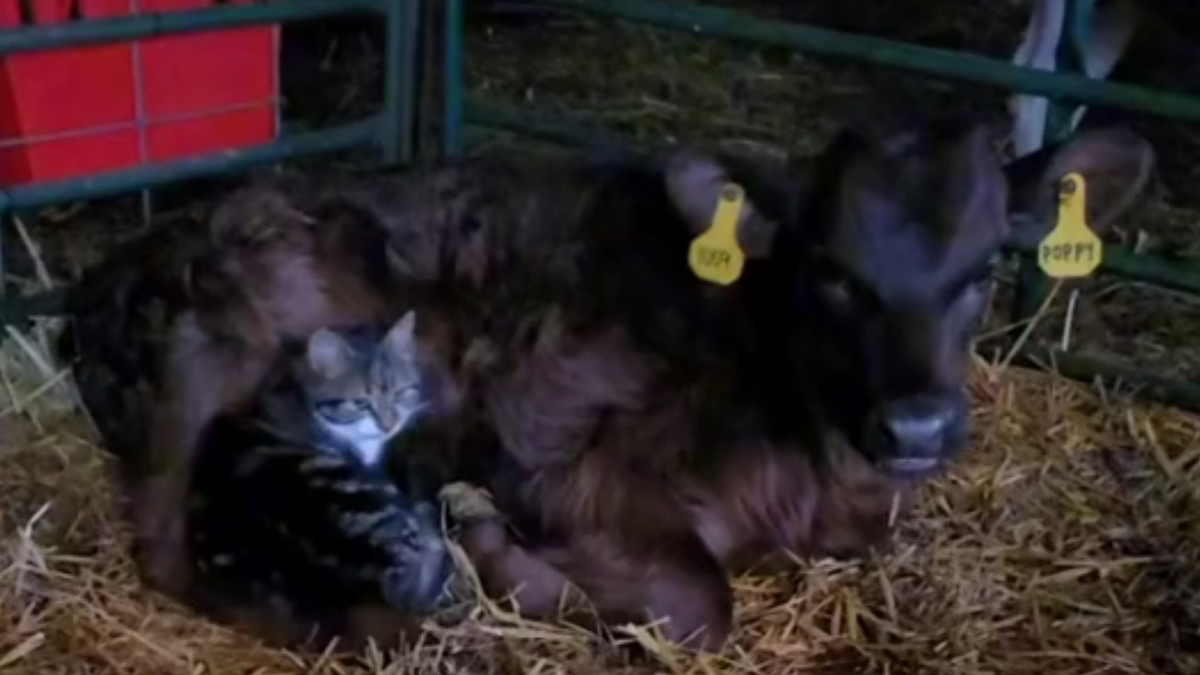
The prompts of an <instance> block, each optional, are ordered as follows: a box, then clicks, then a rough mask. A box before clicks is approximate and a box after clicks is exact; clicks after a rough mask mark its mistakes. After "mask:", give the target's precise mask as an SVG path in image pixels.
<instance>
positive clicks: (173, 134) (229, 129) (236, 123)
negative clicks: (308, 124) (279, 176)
mask: <svg viewBox="0 0 1200 675" xmlns="http://www.w3.org/2000/svg"><path fill="white" fill-rule="evenodd" d="M274 137H275V108H274V107H272V106H267V105H264V106H263V107H260V108H251V109H248V110H238V111H235V112H228V113H223V114H217V115H211V116H206V117H201V118H197V119H188V120H180V121H177V122H163V123H159V124H156V125H154V126H152V127H150V129H149V131H148V140H149V146H150V159H151V160H152V161H156V162H161V161H164V160H168V159H177V158H180V157H190V156H194V155H201V154H207V153H210V152H221V151H224V150H234V149H237V148H241V147H245V146H248V145H257V144H259V143H265V142H267V141H270V140H271V139H272V138H274Z"/></svg>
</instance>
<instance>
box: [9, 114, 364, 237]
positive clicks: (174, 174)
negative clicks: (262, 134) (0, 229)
mask: <svg viewBox="0 0 1200 675" xmlns="http://www.w3.org/2000/svg"><path fill="white" fill-rule="evenodd" d="M382 124H383V120H382V119H381V117H380V116H379V115H375V116H372V117H369V118H366V119H364V120H360V121H358V122H354V123H350V124H344V125H340V126H336V127H330V128H326V129H321V130H319V131H310V132H304V133H298V134H294V135H289V136H283V137H280V138H278V139H276V140H274V141H272V142H270V143H264V144H262V145H256V146H252V147H248V148H244V149H237V150H228V151H226V152H222V153H217V154H210V155H205V156H201V157H189V158H186V159H180V160H175V161H172V162H163V163H159V164H148V165H144V166H138V167H134V168H131V169H123V170H120V171H111V172H106V173H104V174H101V175H97V176H87V177H83V178H72V179H69V180H62V181H54V182H47V183H36V184H32V185H19V186H14V187H11V188H8V190H7V191H6V192H4V193H0V213H7V212H10V211H23V210H29V209H38V208H42V207H45V206H49V205H51V204H57V203H61V202H65V201H73V200H83V199H95V198H97V197H108V196H113V195H118V194H123V193H129V192H137V191H139V190H142V189H144V188H148V187H158V186H162V185H165V184H167V183H174V182H178V181H183V180H188V179H193V178H201V177H206V176H215V175H220V174H225V173H237V172H241V171H245V170H247V169H250V168H252V167H255V166H259V165H263V164H271V163H274V162H279V161H283V160H287V159H291V158H295V157H300V156H304V155H313V154H324V153H330V152H337V151H340V150H348V149H351V148H355V147H361V146H369V145H372V144H374V143H375V142H376V140H377V137H378V132H379V129H380V128H381V126H382Z"/></svg>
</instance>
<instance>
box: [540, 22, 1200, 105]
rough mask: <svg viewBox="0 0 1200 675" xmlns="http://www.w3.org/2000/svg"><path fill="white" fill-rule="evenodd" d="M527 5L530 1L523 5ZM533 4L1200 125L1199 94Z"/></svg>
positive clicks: (978, 59) (831, 37)
mask: <svg viewBox="0 0 1200 675" xmlns="http://www.w3.org/2000/svg"><path fill="white" fill-rule="evenodd" d="M526 1H528V0H526ZM536 3H537V4H540V5H546V6H551V7H559V8H562V9H570V10H575V11H579V12H585V13H588V14H594V15H600V16H610V17H615V18H620V19H627V20H631V21H636V22H639V23H643V24H648V25H653V26H659V27H661V28H668V29H675V30H681V31H686V32H689V33H708V34H711V35H713V36H715V37H723V38H727V39H732V40H739V41H743V42H751V43H755V44H761V45H771V46H779V47H788V48H791V49H795V50H798V51H804V52H809V53H812V54H820V55H823V56H829V57H838V58H846V59H850V60H854V61H863V62H867V63H872V64H875V65H878V66H884V67H888V68H896V69H900V70H910V71H915V72H920V73H924V74H927V75H933V76H936V77H939V78H943V79H954V80H965V81H969V82H975V83H978V84H984V85H990V86H994V87H999V88H1002V89H1008V90H1011V91H1020V92H1024V93H1028V94H1039V95H1042V96H1045V97H1047V98H1051V99H1059V98H1066V99H1071V100H1074V101H1077V102H1080V103H1086V104H1089V105H1096V106H1112V107H1118V108H1128V109H1133V110H1140V111H1142V112H1148V113H1153V114H1156V115H1164V116H1167V117H1175V118H1179V119H1187V120H1197V121H1200V96H1187V95H1183V94H1175V93H1171V92H1165V91H1158V90H1154V89H1149V88H1146V87H1137V86H1133V85H1127V84H1116V83H1111V82H1104V81H1101V80H1092V79H1089V78H1087V77H1082V76H1079V75H1067V74H1064V73H1055V72H1050V71H1044V70H1038V69H1037V68H1029V67H1025V66H1017V65H1014V64H1011V63H1008V62H1006V61H1000V60H998V59H992V58H987V57H983V56H976V55H973V54H963V53H960V52H955V51H951V50H947V49H935V48H933V47H922V46H918V45H911V44H906V43H903V42H896V41H893V40H885V39H882V38H875V37H869V36H863V35H854V34H851V33H844V32H840V31H835V30H829V29H826V28H817V27H814V26H807V25H801V24H788V23H780V22H775V21H768V20H765V19H758V18H755V17H753V16H750V15H748V14H746V13H744V12H739V11H735V10H729V9H723V8H717V7H706V6H703V5H696V4H691V3H684V2H671V3H664V2H650V1H647V0H536Z"/></svg>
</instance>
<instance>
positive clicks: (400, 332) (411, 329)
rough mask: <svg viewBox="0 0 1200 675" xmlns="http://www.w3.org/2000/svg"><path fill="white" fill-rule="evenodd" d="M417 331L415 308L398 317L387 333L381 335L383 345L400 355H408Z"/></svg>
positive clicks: (412, 347) (410, 352) (411, 349)
mask: <svg viewBox="0 0 1200 675" xmlns="http://www.w3.org/2000/svg"><path fill="white" fill-rule="evenodd" d="M416 331H417V313H416V311H415V310H411V309H410V310H408V311H407V312H405V313H404V316H402V317H400V320H399V321H397V322H396V323H395V324H393V325H392V327H391V328H390V329H389V330H388V332H387V335H385V336H383V345H384V347H385V348H386V349H387V350H388V351H390V352H392V353H393V354H397V355H400V356H409V355H411V354H412V351H413V349H414V344H413V343H414V342H415V341H416Z"/></svg>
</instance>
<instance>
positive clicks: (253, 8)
mask: <svg viewBox="0 0 1200 675" xmlns="http://www.w3.org/2000/svg"><path fill="white" fill-rule="evenodd" d="M492 1H493V2H494V1H495V0H492ZM522 1H523V2H524V3H525V4H530V3H533V4H541V5H545V6H547V7H554V8H559V9H567V10H574V11H579V12H583V13H588V14H592V15H599V16H608V17H612V18H618V19H624V20H629V21H633V22H638V23H641V24H645V25H649V26H655V27H659V28H665V29H672V30H678V31H683V32H688V33H697V34H704V35H708V36H711V37H713V38H721V39H727V40H733V41H739V42H745V43H752V44H755V45H760V46H776V47H784V48H788V49H793V50H796V51H800V52H807V53H811V54H815V55H820V56H827V57H832V58H842V59H847V60H852V61H859V62H865V63H870V64H874V65H877V66H881V67H889V68H898V69H903V70H908V71H914V72H919V73H924V74H926V75H930V76H933V77H937V78H942V79H948V80H963V81H968V82H974V83H979V84H984V85H991V86H994V87H999V88H1002V89H1006V90H1009V91H1017V92H1024V93H1028V94H1035V95H1041V96H1045V97H1047V98H1049V99H1051V100H1052V101H1054V102H1056V103H1058V104H1065V103H1083V104H1090V105H1098V106H1110V107H1118V108H1125V109H1130V110H1136V111H1141V112H1147V113H1152V114H1157V115H1163V116H1167V117H1172V118H1176V119H1183V120H1190V121H1200V97H1194V96H1184V95H1179V94H1174V93H1171V92H1166V91H1160V90H1154V89H1148V88H1142V87H1135V86H1130V85H1124V84H1115V83H1107V82H1103V81H1098V80H1092V79H1089V78H1086V77H1083V76H1081V75H1076V74H1070V73H1063V72H1048V71H1043V70H1037V69H1033V68H1027V67H1020V66H1015V65H1012V64H1009V63H1007V62H1003V61H999V60H996V59H991V58H985V57H982V56H978V55H972V54H966V53H959V52H954V51H948V50H942V49H934V48H929V47H922V46H917V45H912V44H906V43H902V42H896V41H891V40H885V39H880V38H874V37H866V36H860V35H853V34H848V33H844V32H839V31H832V30H827V29H822V28H819V27H815V26H807V25H799V24H786V23H780V22H774V21H767V20H763V19H760V18H756V17H754V16H751V15H748V14H746V13H744V12H738V11H734V10H729V9H724V8H716V7H706V6H703V5H690V4H683V3H679V2H672V3H669V4H668V3H665V2H655V1H652V0H522ZM465 2H466V0H282V1H279V2H271V3H267V4H258V5H229V6H220V7H216V8H213V9H205V10H195V11H186V12H179V13H172V14H161V15H142V16H135V17H128V18H117V19H102V20H94V21H82V22H71V23H68V24H64V25H58V26H49V27H31V28H21V29H15V30H7V31H2V32H0V55H7V54H12V53H15V52H29V51H37V50H47V49H54V48H58V47H67V46H72V45H82V44H95V43H102V42H112V41H122V40H136V39H143V38H148V37H153V36H160V35H170V34H178V33H186V32H193V31H203V30H211V29H218V28H228V27H234V26H246V25H253V24H267V23H277V22H286V21H295V20H303V19H315V18H322V17H329V16H333V15H340V14H351V13H360V14H361V13H375V14H378V15H380V16H381V17H382V20H383V21H384V22H385V23H386V28H387V30H386V38H387V46H386V49H385V54H386V74H385V92H384V107H383V110H382V111H381V112H380V113H378V114H376V115H373V116H371V117H369V118H366V119H362V120H359V121H357V122H354V123H350V124H345V125H341V126H337V127H332V128H327V129H323V130H318V131H313V132H306V133H297V134H291V135H286V134H285V135H283V136H281V137H279V138H278V139H277V140H276V141H274V142H272V143H269V144H266V145H261V146H257V147H253V148H249V149H245V150H239V151H233V152H227V153H220V154H218V155H214V156H207V157H200V158H194V159H186V160H181V161H174V162H169V163H165V164H157V165H148V166H143V167H138V168H134V169H130V170H123V171H116V172H110V173H107V174H104V175H101V176H97V177H93V178H83V179H72V180H66V181H59V182H53V183H45V184H35V185H30V186H19V187H12V188H9V189H0V217H3V216H7V215H9V214H11V213H14V212H20V211H27V210H31V209H37V208H41V207H44V206H48V205H52V204H55V203H61V202H67V201H73V200H80V199H89V198H96V197H106V196H112V195H116V194H120V193H130V192H137V191H139V190H143V189H147V188H152V187H155V186H161V185H165V184H167V183H173V182H178V181H183V180H187V179H192V178H199V177H202V176H211V175H216V174H221V173H231V172H239V171H243V170H246V169H249V168H251V167H254V166H257V165H264V164H270V163H273V162H278V161H282V160H287V159H291V158H295V157H299V156H303V155H312V154H319V153H330V152H336V151H342V150H347V149H351V148H356V147H367V148H375V149H376V150H378V151H379V153H380V157H381V159H382V161H383V162H384V163H385V164H396V163H403V162H406V161H408V160H410V159H411V158H412V157H413V156H415V155H416V154H425V152H426V146H425V145H424V142H423V141H424V139H426V138H427V137H426V136H423V135H422V134H421V133H418V128H419V126H420V125H419V124H418V119H419V116H418V110H426V111H435V112H434V113H433V114H434V116H435V121H436V124H435V130H434V131H435V133H436V138H435V139H434V141H433V147H434V148H435V149H436V150H440V152H441V153H444V154H446V155H450V156H454V155H458V154H460V153H461V152H463V150H464V147H463V146H464V143H463V138H464V136H463V131H464V128H465V127H466V126H477V127H484V128H492V129H501V130H506V131H512V132H517V133H520V134H525V135H529V136H533V137H538V138H541V139H546V140H552V141H555V142H559V143H562V144H567V145H574V146H596V145H602V146H608V147H610V148H611V149H617V150H626V151H638V150H642V149H645V148H637V147H636V146H634V144H632V143H631V142H629V141H628V140H627V139H623V138H621V137H618V136H615V135H612V134H608V133H605V132H604V130H603V129H595V128H588V127H585V126H583V125H580V124H578V123H575V122H573V121H571V120H569V119H564V118H561V117H553V116H546V115H539V114H534V113H530V112H527V111H518V110H515V109H510V108H505V107H500V106H496V105H492V104H489V103H487V102H486V101H482V100H476V99H467V98H466V96H465V92H464V78H463V40H464V31H463V6H464V3H465ZM1069 2H1070V15H1071V16H1072V21H1073V30H1074V32H1076V33H1079V32H1080V31H1081V30H1083V29H1082V28H1081V27H1082V26H1085V25H1086V18H1087V16H1088V15H1089V14H1090V12H1091V11H1092V8H1093V6H1094V4H1095V0H1069ZM422 17H424V19H423V18H422ZM431 17H432V18H431ZM422 32H424V34H425V37H426V38H434V39H427V40H424V41H421V44H422V45H423V46H422V47H421V48H420V49H418V42H419V40H418V36H419V35H420V34H421V33H422ZM431 63H436V64H437V65H438V67H437V68H436V69H435V71H434V72H440V77H439V78H438V80H439V82H438V83H437V84H438V86H437V87H435V89H437V90H439V91H438V92H437V94H436V95H434V96H429V95H423V94H422V93H421V92H419V91H418V87H417V81H418V77H419V72H418V68H424V69H425V72H427V73H428V72H429V65H428V64H431ZM1031 253H1033V252H1032V251H1029V250H1024V251H1014V254H1016V255H1018V256H1020V258H1021V261H1022V262H1021V279H1020V283H1019V287H1018V294H1017V302H1016V303H1015V306H1014V308H1013V313H1014V318H1018V319H1019V318H1023V317H1027V316H1028V315H1029V314H1030V313H1031V312H1032V311H1033V310H1034V309H1035V308H1036V307H1037V306H1038V305H1039V304H1040V301H1041V298H1042V297H1043V295H1044V293H1045V290H1046V284H1045V278H1044V277H1042V275H1041V274H1040V271H1038V270H1037V268H1036V266H1035V265H1034V264H1032V258H1031ZM1101 270H1102V271H1103V272H1105V273H1108V274H1111V275H1114V276H1117V277H1123V278H1126V279H1131V280H1136V281H1141V282H1145V283H1148V284H1151V285H1155V286H1159V287H1165V288H1170V289H1174V290H1177V291H1181V292H1184V293H1188V294H1192V295H1196V296H1200V268H1197V267H1196V266H1194V265H1191V266H1185V265H1181V264H1178V263H1173V262H1171V261H1169V260H1166V259H1162V258H1159V257H1155V256H1151V255H1139V254H1135V253H1134V252H1132V251H1130V250H1127V249H1125V248H1122V247H1117V246H1108V247H1106V251H1105V258H1104V262H1103V265H1102V268H1101ZM60 300H61V295H60V294H59V293H57V292H54V293H43V294H38V295H33V296H27V297H10V298H5V299H4V301H3V302H2V303H0V323H6V322H15V321H20V320H22V319H24V318H26V317H28V316H31V315H50V314H55V313H57V312H58V311H59V302H60ZM1022 355H1023V357H1024V360H1026V361H1029V360H1039V361H1043V362H1053V363H1054V364H1055V365H1056V366H1057V368H1058V369H1059V371H1060V372H1062V373H1063V374H1065V375H1068V376H1071V377H1075V378H1080V379H1090V378H1092V377H1095V376H1097V375H1099V376H1102V377H1118V378H1120V379H1122V380H1124V381H1126V382H1130V383H1134V384H1137V385H1140V386H1142V387H1143V388H1144V389H1143V391H1144V392H1145V393H1146V394H1148V395H1150V396H1153V397H1157V398H1160V399H1165V400H1167V401H1170V402H1172V403H1175V404H1178V405H1185V406H1188V407H1197V408H1200V383H1194V382H1183V381H1178V380H1169V379H1165V378H1161V377H1158V376H1155V375H1152V374H1150V373H1146V372H1141V371H1139V370H1136V369H1132V368H1128V367H1124V366H1121V365H1118V364H1116V363H1114V362H1113V361H1112V360H1111V359H1104V358H1093V357H1086V356H1083V355H1079V354H1073V353H1069V352H1064V351H1062V350H1060V349H1057V348H1055V347H1052V346H1045V345H1036V346H1030V347H1026V348H1024V349H1023V350H1022Z"/></svg>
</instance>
